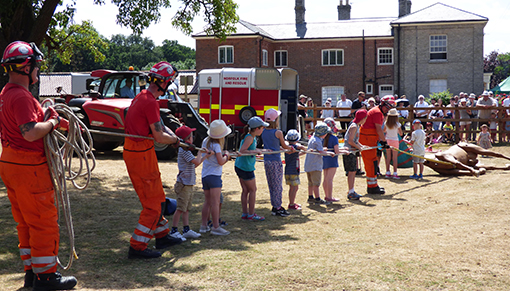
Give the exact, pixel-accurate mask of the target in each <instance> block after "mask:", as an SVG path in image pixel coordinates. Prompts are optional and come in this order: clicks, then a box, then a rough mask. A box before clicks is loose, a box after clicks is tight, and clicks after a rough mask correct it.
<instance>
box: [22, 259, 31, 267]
mask: <svg viewBox="0 0 510 291" xmlns="http://www.w3.org/2000/svg"><path fill="white" fill-rule="evenodd" d="M23 265H24V266H31V265H32V259H27V260H23Z"/></svg>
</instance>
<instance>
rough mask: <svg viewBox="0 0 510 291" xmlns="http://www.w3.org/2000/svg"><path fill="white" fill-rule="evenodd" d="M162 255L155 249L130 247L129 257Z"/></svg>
mask: <svg viewBox="0 0 510 291" xmlns="http://www.w3.org/2000/svg"><path fill="white" fill-rule="evenodd" d="M159 257H161V253H160V252H158V251H153V250H151V249H149V248H145V250H143V251H137V250H135V249H134V248H132V247H129V252H128V259H154V258H159Z"/></svg>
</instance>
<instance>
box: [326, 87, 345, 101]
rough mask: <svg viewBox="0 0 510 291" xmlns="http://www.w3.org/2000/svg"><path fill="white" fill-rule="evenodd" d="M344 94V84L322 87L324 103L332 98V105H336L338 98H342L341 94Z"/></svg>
mask: <svg viewBox="0 0 510 291" xmlns="http://www.w3.org/2000/svg"><path fill="white" fill-rule="evenodd" d="M342 94H344V87H343V86H328V87H322V104H324V102H326V100H328V98H331V102H332V104H331V105H332V106H336V103H337V102H338V100H340V96H342Z"/></svg>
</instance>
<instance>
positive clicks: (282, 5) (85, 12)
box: [65, 0, 510, 55]
mask: <svg viewBox="0 0 510 291" xmlns="http://www.w3.org/2000/svg"><path fill="white" fill-rule="evenodd" d="M67 1H68V0H66V1H65V2H67ZM411 1H412V8H411V12H415V11H418V10H420V9H423V8H425V7H428V6H430V5H432V4H434V3H437V2H441V3H444V4H446V5H450V6H453V7H456V8H459V9H462V10H465V11H468V12H471V13H475V14H478V15H481V16H484V17H488V18H489V22H488V23H487V25H486V26H485V29H484V32H485V38H484V55H486V54H488V53H490V52H491V51H493V50H497V51H499V52H501V53H505V52H510V41H509V39H510V32H508V27H510V26H509V25H508V23H507V22H508V15H510V1H508V0H490V1H487V0H443V1H438V0H411ZM77 2H78V3H77V5H76V17H75V19H74V20H75V22H77V23H80V22H81V21H83V20H91V21H92V22H93V25H94V27H95V28H96V29H97V30H98V31H99V33H101V34H102V35H104V36H106V37H110V36H111V35H112V34H125V35H129V34H131V30H129V29H128V28H123V27H121V26H119V25H118V24H116V23H115V15H116V14H117V7H116V6H115V5H113V4H111V1H110V0H106V1H105V2H107V4H106V5H103V6H101V7H99V6H97V5H93V1H92V0H80V1H77ZM236 2H237V3H238V5H239V9H238V15H239V18H241V19H243V20H246V21H248V22H251V23H254V24H271V23H292V22H294V19H295V14H294V5H295V1H294V0H257V1H253V0H237V1H236ZM349 2H350V4H351V6H352V8H351V18H367V17H396V16H398V0H384V1H382V0H351V1H349ZM317 3H320V5H319V4H317ZM339 3H340V0H319V1H317V0H314V1H312V0H308V1H306V2H305V7H306V13H305V19H306V21H307V22H324V21H335V20H337V17H338V16H337V6H338V4H339ZM172 4H173V7H172V8H170V9H166V10H163V11H161V14H162V20H161V21H160V22H159V23H157V24H153V25H151V27H149V28H148V29H146V30H145V31H144V33H143V34H144V36H145V37H149V38H151V39H152V40H153V41H154V42H155V43H156V45H160V44H161V43H162V41H163V40H165V39H170V40H177V41H178V42H179V43H180V44H182V45H186V46H189V47H192V48H194V47H195V40H194V39H193V38H192V37H190V36H186V35H184V34H183V33H182V32H180V31H179V30H176V29H174V28H173V27H172V25H171V18H172V17H173V16H174V14H175V11H176V10H177V8H178V7H179V6H180V4H181V2H180V1H177V0H172ZM199 18H200V17H199ZM203 25H204V23H203V21H201V19H197V20H195V21H194V23H193V28H194V33H198V32H200V31H201V30H202V28H203Z"/></svg>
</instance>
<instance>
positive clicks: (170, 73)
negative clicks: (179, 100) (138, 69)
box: [149, 62, 179, 82]
mask: <svg viewBox="0 0 510 291" xmlns="http://www.w3.org/2000/svg"><path fill="white" fill-rule="evenodd" d="M178 73H179V72H178V71H177V69H176V68H175V67H174V66H172V65H171V64H170V63H167V62H159V63H157V64H155V65H154V66H153V67H152V68H151V70H150V72H149V82H156V81H161V82H166V81H168V80H171V81H174V80H175V78H176V77H177V74H178Z"/></svg>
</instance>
